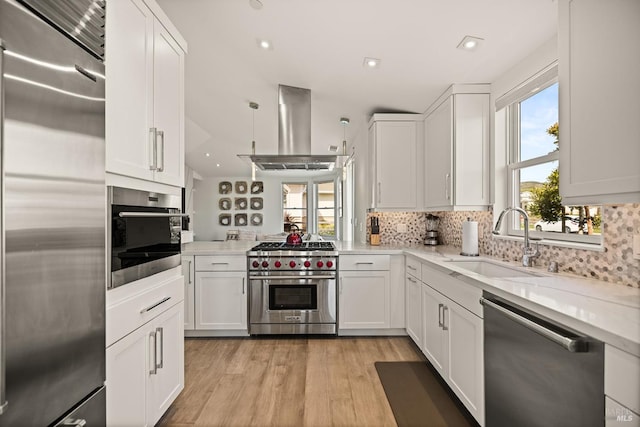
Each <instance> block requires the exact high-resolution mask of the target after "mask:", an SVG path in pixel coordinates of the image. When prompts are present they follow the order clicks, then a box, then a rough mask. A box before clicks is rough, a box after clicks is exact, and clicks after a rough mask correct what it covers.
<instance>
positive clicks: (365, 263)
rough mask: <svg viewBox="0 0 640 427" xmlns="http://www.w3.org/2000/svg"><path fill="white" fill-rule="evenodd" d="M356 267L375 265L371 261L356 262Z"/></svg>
mask: <svg viewBox="0 0 640 427" xmlns="http://www.w3.org/2000/svg"><path fill="white" fill-rule="evenodd" d="M356 265H373V263H372V262H371V261H369V262H356Z"/></svg>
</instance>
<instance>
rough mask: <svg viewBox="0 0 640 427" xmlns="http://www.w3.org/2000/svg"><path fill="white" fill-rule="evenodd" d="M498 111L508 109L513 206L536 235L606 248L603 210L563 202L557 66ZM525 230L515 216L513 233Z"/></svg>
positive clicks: (520, 89) (511, 223)
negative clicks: (560, 187) (527, 215)
mask: <svg viewBox="0 0 640 427" xmlns="http://www.w3.org/2000/svg"><path fill="white" fill-rule="evenodd" d="M505 99H506V100H505ZM496 106H497V108H499V109H501V107H502V106H503V107H504V114H505V115H506V117H505V118H506V123H507V126H506V127H507V138H506V140H507V144H508V149H507V153H508V165H507V171H508V174H509V176H508V187H509V195H508V198H507V200H508V203H509V205H510V206H518V207H521V208H523V209H524V210H525V211H527V213H528V214H529V229H530V231H532V232H533V234H532V235H534V236H537V237H542V238H544V239H551V240H565V241H575V242H584V243H594V244H599V243H601V241H602V237H601V230H600V218H601V207H600V206H565V205H563V204H562V199H561V197H560V192H559V173H560V170H561V167H560V164H559V153H558V149H559V147H560V144H562V141H561V138H560V137H559V129H560V128H561V126H562V124H560V123H559V122H558V82H557V66H553V67H551V68H549V69H547V70H545V71H544V72H542V73H540V74H539V75H538V76H536V77H534V78H533V79H531V80H530V81H529V82H526V83H525V84H523V85H522V86H520V87H518V88H516V89H514V91H512V92H510V93H508V94H507V95H505V96H504V97H503V98H501V99H499V100H498V101H497V102H496ZM496 114H499V112H498V113H496ZM523 230H524V220H523V219H522V218H521V216H520V215H517V214H512V215H511V220H510V221H509V234H512V235H522V233H523Z"/></svg>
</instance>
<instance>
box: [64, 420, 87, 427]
mask: <svg viewBox="0 0 640 427" xmlns="http://www.w3.org/2000/svg"><path fill="white" fill-rule="evenodd" d="M62 425H63V426H76V427H84V426H86V425H87V420H85V419H83V418H78V419H77V420H74V419H73V418H67V419H66V420H64V421H63V422H62Z"/></svg>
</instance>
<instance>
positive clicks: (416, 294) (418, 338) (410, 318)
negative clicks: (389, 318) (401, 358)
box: [405, 273, 422, 348]
mask: <svg viewBox="0 0 640 427" xmlns="http://www.w3.org/2000/svg"><path fill="white" fill-rule="evenodd" d="M405 296H406V301H405V310H406V320H405V325H406V328H407V335H409V336H410V337H411V339H412V340H413V342H415V343H416V345H417V346H418V347H420V348H422V284H421V283H420V280H419V279H418V278H416V277H415V276H412V275H411V274H409V273H407V275H406V277H405Z"/></svg>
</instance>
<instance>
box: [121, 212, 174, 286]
mask: <svg viewBox="0 0 640 427" xmlns="http://www.w3.org/2000/svg"><path fill="white" fill-rule="evenodd" d="M180 229H181V216H180V210H179V209H174V208H162V207H148V206H144V207H143V206H129V205H111V259H110V261H111V280H110V284H109V288H115V287H118V286H121V285H124V284H126V283H129V282H132V281H134V280H138V279H142V278H144V277H148V276H151V275H153V274H156V273H159V272H161V271H164V270H168V269H170V268H173V267H177V266H179V265H180V263H181V256H180Z"/></svg>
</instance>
